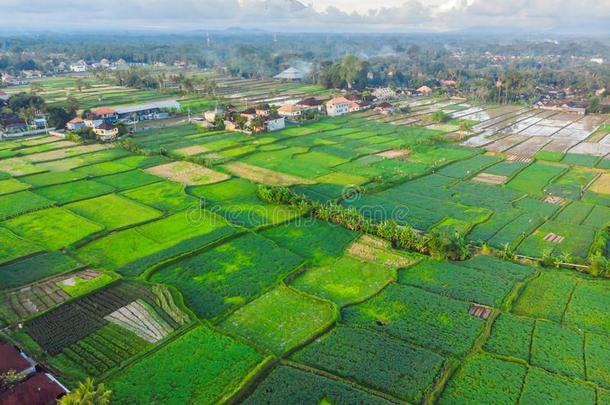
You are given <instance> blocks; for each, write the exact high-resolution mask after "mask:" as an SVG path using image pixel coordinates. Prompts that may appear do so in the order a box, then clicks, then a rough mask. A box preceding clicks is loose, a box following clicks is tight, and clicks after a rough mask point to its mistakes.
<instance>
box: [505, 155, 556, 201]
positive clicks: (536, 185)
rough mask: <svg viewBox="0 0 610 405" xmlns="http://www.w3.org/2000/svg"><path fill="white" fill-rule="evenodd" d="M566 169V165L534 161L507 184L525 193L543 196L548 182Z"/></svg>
mask: <svg viewBox="0 0 610 405" xmlns="http://www.w3.org/2000/svg"><path fill="white" fill-rule="evenodd" d="M564 170H565V166H561V165H555V164H551V163H544V162H534V163H532V164H531V165H529V166H528V167H526V168H525V169H523V170H522V171H521V172H519V173H518V174H517V175H516V176H515V177H514V178H513V179H512V180H511V181H510V182H509V183H508V185H507V186H508V187H510V188H513V189H515V190H518V191H521V192H523V193H525V194H529V195H532V196H538V197H542V195H543V190H544V188H545V187H546V186H547V184H549V183H550V182H551V180H553V179H554V178H555V177H558V176H559V175H560V174H562V173H563V172H564Z"/></svg>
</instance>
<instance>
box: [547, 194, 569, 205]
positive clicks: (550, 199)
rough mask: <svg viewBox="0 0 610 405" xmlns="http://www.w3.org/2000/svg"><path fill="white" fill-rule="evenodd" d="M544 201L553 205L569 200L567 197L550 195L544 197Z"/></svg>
mask: <svg viewBox="0 0 610 405" xmlns="http://www.w3.org/2000/svg"><path fill="white" fill-rule="evenodd" d="M544 202H547V203H549V204H553V205H564V204H565V203H566V202H567V201H566V200H565V198H561V197H557V196H553V195H549V196H546V197H545V198H544Z"/></svg>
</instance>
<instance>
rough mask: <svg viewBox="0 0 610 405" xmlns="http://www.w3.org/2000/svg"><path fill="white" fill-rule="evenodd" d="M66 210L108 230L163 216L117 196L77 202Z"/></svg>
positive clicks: (109, 195) (112, 195)
mask: <svg viewBox="0 0 610 405" xmlns="http://www.w3.org/2000/svg"><path fill="white" fill-rule="evenodd" d="M64 208H66V209H68V210H70V211H72V212H74V213H75V214H78V215H80V216H82V217H84V218H87V219H89V220H91V221H93V222H96V223H98V224H100V225H103V226H104V227H105V228H106V229H107V230H114V229H118V228H124V227H126V226H129V225H134V224H137V223H140V222H146V221H150V220H153V219H155V218H158V217H160V216H161V215H163V214H162V213H161V212H160V211H157V210H155V209H153V208H150V207H148V206H146V205H143V204H140V203H138V202H134V201H131V200H128V199H127V198H124V197H120V196H118V195H116V194H108V195H105V196H102V197H97V198H92V199H90V200H83V201H79V202H75V203H72V204H68V205H66V206H65V207H64Z"/></svg>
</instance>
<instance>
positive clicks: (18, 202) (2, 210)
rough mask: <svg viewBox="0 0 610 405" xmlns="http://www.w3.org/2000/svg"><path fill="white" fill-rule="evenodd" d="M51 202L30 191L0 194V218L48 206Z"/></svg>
mask: <svg viewBox="0 0 610 405" xmlns="http://www.w3.org/2000/svg"><path fill="white" fill-rule="evenodd" d="M51 205H53V202H52V201H50V200H48V199H46V198H44V197H42V196H39V195H37V194H34V193H32V192H30V191H21V192H18V193H13V194H8V195H4V196H0V219H6V218H11V217H14V216H17V215H20V214H25V213H28V212H31V211H36V210H39V209H42V208H46V207H50V206H51Z"/></svg>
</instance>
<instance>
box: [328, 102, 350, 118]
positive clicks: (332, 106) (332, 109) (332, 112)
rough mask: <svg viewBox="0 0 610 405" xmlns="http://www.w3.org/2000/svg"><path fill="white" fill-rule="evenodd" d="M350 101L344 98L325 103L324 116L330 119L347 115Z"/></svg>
mask: <svg viewBox="0 0 610 405" xmlns="http://www.w3.org/2000/svg"><path fill="white" fill-rule="evenodd" d="M350 103H351V101H349V100H348V99H346V98H345V97H335V98H333V99H330V100H329V101H328V102H327V103H326V114H328V115H329V116H330V117H337V116H339V115H343V114H347V113H348V112H349V106H350Z"/></svg>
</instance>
